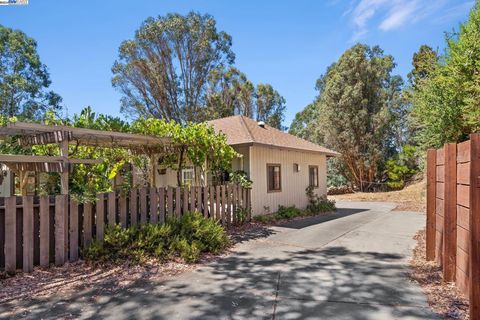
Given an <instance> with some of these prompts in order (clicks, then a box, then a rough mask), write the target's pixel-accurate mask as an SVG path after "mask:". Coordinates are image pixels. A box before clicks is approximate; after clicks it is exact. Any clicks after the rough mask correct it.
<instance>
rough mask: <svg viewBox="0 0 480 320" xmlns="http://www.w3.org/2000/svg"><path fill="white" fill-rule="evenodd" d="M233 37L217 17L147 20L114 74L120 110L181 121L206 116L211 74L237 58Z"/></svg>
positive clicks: (126, 46)
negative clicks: (218, 24)
mask: <svg viewBox="0 0 480 320" xmlns="http://www.w3.org/2000/svg"><path fill="white" fill-rule="evenodd" d="M231 45H232V39H231V37H230V35H228V34H227V33H225V32H223V31H218V30H217V28H216V22H215V19H214V18H213V17H212V16H210V15H208V14H206V15H201V14H198V13H194V12H190V13H189V14H187V15H186V16H182V15H180V14H167V15H166V16H159V17H157V18H148V19H147V20H145V22H143V24H142V25H141V27H140V29H138V30H137V31H136V32H135V38H134V39H133V40H127V41H124V42H123V43H122V44H121V45H120V48H119V57H118V60H117V61H115V63H114V65H113V67H112V72H113V78H112V85H113V86H114V87H115V88H117V89H118V90H119V91H120V92H121V93H122V94H123V98H122V100H121V110H122V111H123V112H124V113H125V114H128V115H133V116H134V117H137V116H142V117H154V118H161V119H165V120H167V121H170V120H174V121H176V122H177V123H180V124H186V123H187V122H189V121H191V122H197V121H198V119H201V118H202V117H203V112H204V106H205V103H204V98H205V91H206V88H207V82H208V76H209V74H210V72H211V71H212V70H214V69H216V68H219V67H221V66H228V65H230V64H232V63H233V62H234V58H235V56H234V54H233V52H232V51H231V49H230V47H231Z"/></svg>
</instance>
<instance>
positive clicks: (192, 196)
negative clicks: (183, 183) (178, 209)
mask: <svg viewBox="0 0 480 320" xmlns="http://www.w3.org/2000/svg"><path fill="white" fill-rule="evenodd" d="M193 211H195V187H190V212H193Z"/></svg>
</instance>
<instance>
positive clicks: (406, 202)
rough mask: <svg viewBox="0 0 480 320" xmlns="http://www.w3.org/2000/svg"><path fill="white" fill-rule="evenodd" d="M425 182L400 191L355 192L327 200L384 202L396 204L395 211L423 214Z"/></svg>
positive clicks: (330, 197)
mask: <svg viewBox="0 0 480 320" xmlns="http://www.w3.org/2000/svg"><path fill="white" fill-rule="evenodd" d="M426 187H427V185H426V182H425V181H421V182H418V183H415V184H412V185H409V186H408V187H406V188H405V189H403V190H400V191H389V192H356V193H350V194H342V195H334V196H328V198H329V199H334V200H336V201H339V200H347V201H348V200H351V201H386V202H395V203H398V207H397V208H396V209H395V210H397V211H418V212H425V192H426Z"/></svg>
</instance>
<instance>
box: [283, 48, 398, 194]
mask: <svg viewBox="0 0 480 320" xmlns="http://www.w3.org/2000/svg"><path fill="white" fill-rule="evenodd" d="M394 66H395V64H394V61H393V57H392V56H389V55H385V54H384V53H383V51H382V50H381V49H380V48H379V47H368V46H366V45H362V44H357V45H355V46H353V47H352V48H350V49H348V50H347V51H346V52H345V53H344V54H343V55H342V56H341V57H340V59H339V60H338V61H337V62H336V63H335V64H333V65H331V66H330V67H329V68H328V69H327V72H326V73H325V74H324V75H323V76H321V77H320V78H319V80H318V81H317V89H318V90H319V93H320V94H319V96H318V97H317V99H316V101H315V102H314V104H311V105H309V106H307V107H306V108H305V109H304V110H303V111H302V112H300V113H298V114H297V115H296V117H295V120H294V122H293V123H292V126H291V128H290V132H292V133H294V134H298V135H300V136H302V137H303V138H306V139H309V140H312V141H314V142H317V143H321V144H325V145H326V146H327V147H330V148H332V149H334V150H336V151H338V152H340V153H341V156H340V160H341V162H337V163H336V167H337V169H340V171H341V172H342V173H343V175H344V176H347V177H348V178H349V180H350V181H351V182H352V183H353V184H354V185H356V186H358V187H360V188H361V189H368V188H369V187H371V186H372V184H374V183H376V182H377V181H379V180H380V179H381V177H382V174H383V168H384V164H385V162H386V160H387V158H388V157H389V156H390V155H392V154H393V153H394V152H395V148H396V147H397V146H396V144H397V143H398V142H397V140H396V134H395V129H396V127H397V126H399V125H400V124H399V123H398V122H396V120H397V119H398V118H400V116H398V117H396V115H395V112H400V110H402V108H403V102H402V99H401V89H402V85H403V81H402V80H401V78H400V77H398V76H393V75H392V74H391V73H392V69H393V67H394Z"/></svg>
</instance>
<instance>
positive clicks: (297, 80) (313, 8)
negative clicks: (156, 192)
mask: <svg viewBox="0 0 480 320" xmlns="http://www.w3.org/2000/svg"><path fill="white" fill-rule="evenodd" d="M473 5H474V1H472V0H468V1H465V0H463V1H460V0H429V1H422V0H326V1H319V0H318V1H315V0H276V1H275V0H263V1H251V0H235V1H234V0H224V1H220V0H217V1H213V0H209V1H207V0H191V1H182V0H130V1H118V0H102V1H60V0H57V1H54V0H30V3H29V5H28V6H0V24H2V25H4V26H7V27H10V28H15V29H20V30H22V31H24V32H26V33H27V34H28V35H29V36H31V37H33V38H34V39H36V40H37V42H38V51H39V53H40V56H41V59H42V61H43V63H45V64H46V65H47V66H48V68H49V72H50V75H51V79H52V82H53V83H52V86H51V88H52V89H53V90H55V91H56V92H57V93H59V94H60V95H61V96H62V97H63V98H64V104H65V105H66V106H67V107H68V113H69V114H70V115H71V114H73V113H76V112H79V111H80V110H81V109H82V108H83V107H85V106H87V105H91V106H92V108H93V109H94V110H95V111H98V112H101V113H106V114H111V115H120V113H119V99H120V94H119V93H118V92H116V91H115V90H114V89H113V88H112V87H111V83H110V79H111V71H110V68H111V66H112V64H113V62H114V61H115V59H116V58H117V50H118V47H119V45H120V43H121V42H122V41H123V40H125V39H130V38H132V37H133V34H134V31H135V30H136V29H137V28H138V27H139V26H140V24H141V22H142V21H143V20H145V19H146V18H147V17H149V16H157V15H164V14H166V13H168V12H179V13H187V12H189V11H191V10H193V11H198V12H200V13H209V14H211V15H213V16H214V17H215V19H216V20H217V27H218V29H219V30H223V31H226V32H227V33H229V34H230V35H232V37H233V51H234V52H235V54H236V63H235V64H236V66H237V67H238V68H239V69H240V70H242V71H243V72H244V73H246V74H247V76H248V78H249V79H251V80H252V81H253V82H254V83H270V84H272V85H273V86H274V88H275V89H276V90H278V91H279V92H280V94H282V95H283V96H284V97H285V99H286V101H287V113H286V121H285V123H284V124H285V125H287V126H288V125H290V123H291V120H292V119H293V117H294V116H295V113H296V112H298V111H300V110H301V109H303V107H305V106H306V105H307V104H308V103H310V102H311V101H312V100H313V99H314V97H315V95H316V91H315V89H314V86H315V81H316V79H317V78H318V77H319V76H320V75H321V74H322V73H324V71H325V69H326V67H327V66H328V65H330V64H331V63H332V62H334V61H336V60H337V59H338V58H339V57H340V55H341V54H342V53H343V52H344V51H345V50H346V49H348V48H349V47H350V46H352V45H353V44H354V43H356V42H362V43H366V44H369V45H380V47H381V48H382V49H384V51H385V53H387V54H391V55H393V56H394V58H395V61H396V63H397V65H398V66H397V68H396V69H395V73H397V74H400V75H402V76H404V77H405V76H406V74H407V73H408V72H409V71H410V68H411V57H412V54H413V53H414V52H415V51H416V50H417V49H418V48H419V46H420V45H421V44H428V45H430V46H432V47H434V48H438V49H440V50H443V46H444V32H445V31H452V30H453V29H454V28H457V27H458V25H459V23H460V22H462V21H464V20H465V19H466V18H467V16H468V12H469V10H470V8H471V7H472V6H473Z"/></svg>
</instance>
